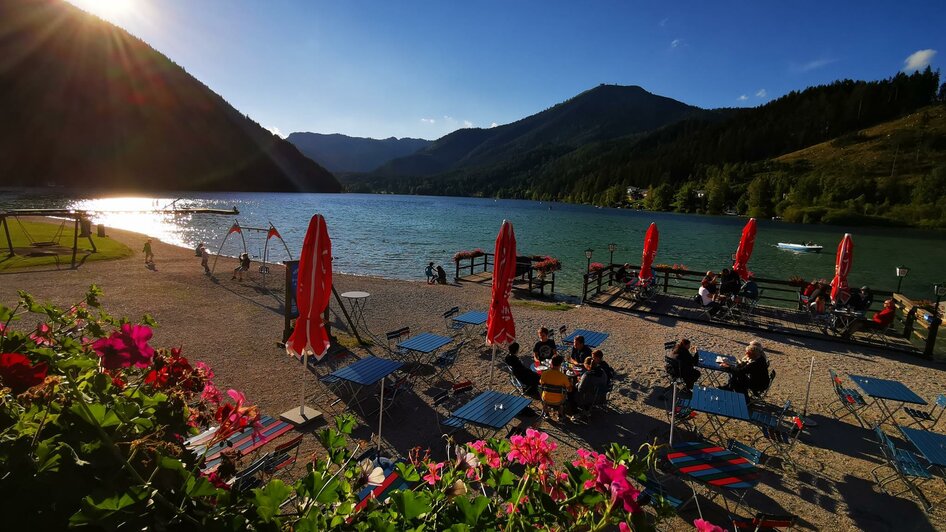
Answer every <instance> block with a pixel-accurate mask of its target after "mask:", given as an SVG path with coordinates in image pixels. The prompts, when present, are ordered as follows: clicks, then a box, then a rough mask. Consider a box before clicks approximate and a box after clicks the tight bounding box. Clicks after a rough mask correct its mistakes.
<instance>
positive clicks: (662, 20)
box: [660, 17, 670, 28]
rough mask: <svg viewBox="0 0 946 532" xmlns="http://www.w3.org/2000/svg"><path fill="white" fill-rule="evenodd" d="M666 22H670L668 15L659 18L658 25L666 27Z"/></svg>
mask: <svg viewBox="0 0 946 532" xmlns="http://www.w3.org/2000/svg"><path fill="white" fill-rule="evenodd" d="M668 22H670V18H669V17H667V18H663V19H660V27H661V28H666V27H667V23H668Z"/></svg>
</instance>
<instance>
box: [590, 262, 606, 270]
mask: <svg viewBox="0 0 946 532" xmlns="http://www.w3.org/2000/svg"><path fill="white" fill-rule="evenodd" d="M603 269H604V264H601V263H600V262H592V263H591V264H589V265H588V271H589V272H600V271H601V270H603Z"/></svg>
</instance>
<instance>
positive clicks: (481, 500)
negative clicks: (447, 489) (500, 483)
mask: <svg viewBox="0 0 946 532" xmlns="http://www.w3.org/2000/svg"><path fill="white" fill-rule="evenodd" d="M454 501H455V504H456V505H457V508H458V509H459V510H460V513H462V514H463V522H464V523H465V524H467V525H470V526H476V523H477V521H479V520H480V515H482V514H483V511H484V510H486V507H487V506H489V499H487V498H486V497H484V496H482V495H480V496H479V497H477V498H475V499H473V501H472V502H470V500H469V499H467V498H466V497H457V498H456V499H454Z"/></svg>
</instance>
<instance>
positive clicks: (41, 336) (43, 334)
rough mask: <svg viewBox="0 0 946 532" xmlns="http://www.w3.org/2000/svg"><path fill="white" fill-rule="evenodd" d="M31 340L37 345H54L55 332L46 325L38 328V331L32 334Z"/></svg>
mask: <svg viewBox="0 0 946 532" xmlns="http://www.w3.org/2000/svg"><path fill="white" fill-rule="evenodd" d="M30 340H33V341H34V342H36V345H41V346H42V345H53V330H52V329H51V328H50V327H49V325H46V324H45V323H40V324H39V325H37V326H36V330H35V331H34V332H33V333H32V334H30Z"/></svg>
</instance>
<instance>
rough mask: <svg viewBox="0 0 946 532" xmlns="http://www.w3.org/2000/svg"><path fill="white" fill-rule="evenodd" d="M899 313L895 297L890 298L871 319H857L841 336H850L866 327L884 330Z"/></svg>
mask: <svg viewBox="0 0 946 532" xmlns="http://www.w3.org/2000/svg"><path fill="white" fill-rule="evenodd" d="M896 314H897V306H896V304H895V303H894V301H893V299H888V300H887V301H884V308H882V309H880V311H878V312H875V313H874V317H873V318H871V319H869V320H857V321H855V322H854V323H852V324H851V325H850V326H849V327H848V328H847V330H846V331H844V332H843V333H842V334H841V336H842V337H844V338H850V337H851V335H852V334H854V333H856V332H857V331H862V330H864V329H869V330H874V331H883V330H886V329H887V327H889V326H890V324H891V323H893V319H894V317H896Z"/></svg>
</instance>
